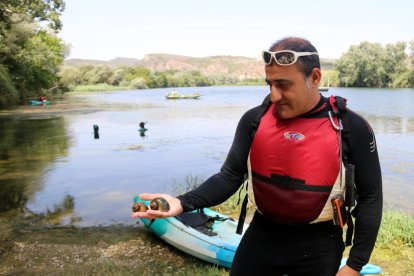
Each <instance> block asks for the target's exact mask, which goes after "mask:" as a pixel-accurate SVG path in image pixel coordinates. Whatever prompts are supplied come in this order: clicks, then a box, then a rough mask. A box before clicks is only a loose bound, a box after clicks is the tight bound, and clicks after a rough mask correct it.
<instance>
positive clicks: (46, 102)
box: [30, 101, 50, 105]
mask: <svg viewBox="0 0 414 276" xmlns="http://www.w3.org/2000/svg"><path fill="white" fill-rule="evenodd" d="M30 104H31V105H46V104H50V102H49V101H30Z"/></svg>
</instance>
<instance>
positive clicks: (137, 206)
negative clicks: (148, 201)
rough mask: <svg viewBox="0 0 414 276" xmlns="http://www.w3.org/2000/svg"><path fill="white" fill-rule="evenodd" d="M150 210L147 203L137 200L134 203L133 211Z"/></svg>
mask: <svg viewBox="0 0 414 276" xmlns="http://www.w3.org/2000/svg"><path fill="white" fill-rule="evenodd" d="M147 210H148V207H147V205H145V204H144V203H142V202H135V203H134V205H132V211H133V212H134V213H135V212H146V211H147Z"/></svg>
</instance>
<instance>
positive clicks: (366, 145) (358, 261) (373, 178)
mask: <svg viewBox="0 0 414 276" xmlns="http://www.w3.org/2000/svg"><path fill="white" fill-rule="evenodd" d="M348 113H349V128H350V138H349V139H350V143H349V144H350V154H349V157H348V158H349V162H350V163H351V164H354V165H355V186H356V193H357V205H356V207H355V209H354V211H353V212H352V214H353V215H354V217H355V233H354V239H353V246H352V248H351V251H350V253H349V259H348V261H347V264H348V266H350V267H351V268H353V269H355V270H358V271H360V270H361V269H362V267H363V266H364V265H365V264H366V263H368V261H369V258H370V255H371V252H372V250H373V248H374V245H375V241H376V238H377V234H378V230H379V227H380V223H381V216H382V202H383V198H382V178H381V168H380V163H379V159H378V151H377V145H376V141H375V136H374V132H373V131H372V129H371V127H370V126H369V124H368V123H367V122H366V121H365V120H364V119H363V118H362V117H360V116H359V115H357V114H356V113H354V112H352V111H349V112H348Z"/></svg>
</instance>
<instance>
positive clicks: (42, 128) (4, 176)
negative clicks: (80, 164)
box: [0, 117, 69, 212]
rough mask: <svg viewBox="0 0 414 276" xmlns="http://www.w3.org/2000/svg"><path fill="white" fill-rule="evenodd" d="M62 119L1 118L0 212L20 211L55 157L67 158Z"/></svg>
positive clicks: (39, 188)
mask: <svg viewBox="0 0 414 276" xmlns="http://www.w3.org/2000/svg"><path fill="white" fill-rule="evenodd" d="M64 125H65V122H64V120H63V118H49V119H33V120H23V119H14V118H10V117H3V118H0V130H1V133H2V135H0V164H1V167H0V212H4V211H8V210H11V209H21V210H23V208H24V206H25V205H26V203H27V201H28V200H29V199H30V198H31V197H32V196H33V195H34V193H35V192H37V191H40V190H41V189H42V177H43V173H44V171H45V170H46V169H47V167H48V166H49V165H51V164H53V163H54V160H56V158H59V157H62V156H66V155H67V152H68V147H69V141H68V137H67V134H66V130H65V127H64Z"/></svg>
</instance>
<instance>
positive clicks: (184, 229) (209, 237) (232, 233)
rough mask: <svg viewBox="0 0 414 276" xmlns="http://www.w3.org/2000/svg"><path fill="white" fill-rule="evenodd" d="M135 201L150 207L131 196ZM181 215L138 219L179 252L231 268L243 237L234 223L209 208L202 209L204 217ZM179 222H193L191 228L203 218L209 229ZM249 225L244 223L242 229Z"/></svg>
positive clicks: (199, 215)
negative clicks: (237, 232) (237, 231)
mask: <svg viewBox="0 0 414 276" xmlns="http://www.w3.org/2000/svg"><path fill="white" fill-rule="evenodd" d="M138 201H140V202H143V203H145V204H146V205H149V202H148V201H143V200H141V199H139V197H138V196H136V197H134V203H135V202H138ZM182 215H183V216H182V217H179V216H177V217H170V218H164V219H155V220H153V221H152V222H150V221H149V220H148V219H143V218H141V221H142V222H143V224H144V225H145V226H146V227H147V228H148V229H149V230H151V231H152V232H153V233H154V234H155V235H156V236H158V237H160V238H161V239H162V240H164V241H165V242H167V243H169V244H171V245H172V246H174V247H176V248H178V249H180V250H181V251H184V252H186V253H187V254H190V255H192V256H194V257H196V258H199V259H202V260H204V261H207V262H210V263H213V264H217V265H220V266H224V267H227V268H230V267H231V264H232V262H233V259H234V254H235V253H236V249H237V247H238V245H239V243H240V240H241V238H242V235H238V234H236V228H237V221H235V220H234V219H232V218H230V217H228V216H226V215H223V214H220V213H217V212H215V211H213V210H211V209H208V208H204V213H203V215H202V213H198V212H191V213H184V214H182ZM185 217H188V218H185ZM191 217H193V218H191ZM180 219H181V220H183V221H185V222H186V223H187V224H189V222H188V221H187V220H194V221H196V222H195V223H194V222H190V223H192V224H193V225H196V224H197V222H198V221H201V220H203V219H205V220H206V222H207V224H208V227H204V226H203V225H200V226H194V227H191V226H188V225H187V224H184V222H183V221H181V220H180ZM208 220H209V221H208ZM248 226H249V225H248V224H245V225H244V229H247V227H248Z"/></svg>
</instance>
